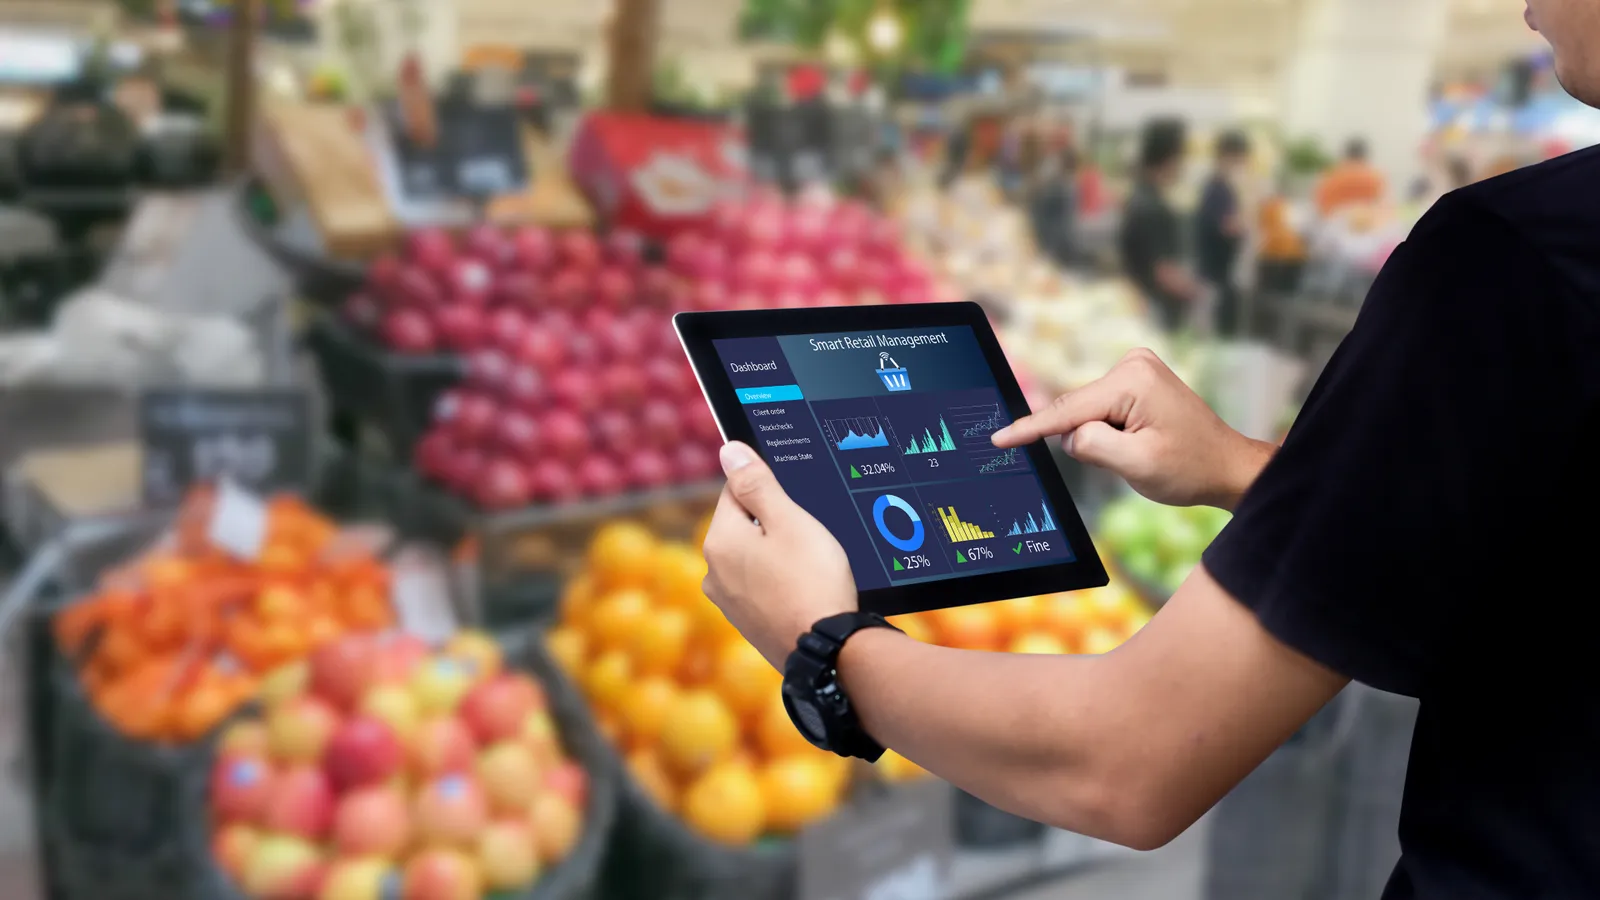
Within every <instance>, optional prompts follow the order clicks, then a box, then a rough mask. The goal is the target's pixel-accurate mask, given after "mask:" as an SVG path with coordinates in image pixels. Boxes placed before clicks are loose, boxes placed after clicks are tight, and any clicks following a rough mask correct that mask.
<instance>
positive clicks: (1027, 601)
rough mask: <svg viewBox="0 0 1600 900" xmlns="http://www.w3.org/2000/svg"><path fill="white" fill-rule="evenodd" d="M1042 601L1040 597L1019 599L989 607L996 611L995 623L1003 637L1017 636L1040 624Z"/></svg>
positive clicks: (1003, 601) (991, 604)
mask: <svg viewBox="0 0 1600 900" xmlns="http://www.w3.org/2000/svg"><path fill="white" fill-rule="evenodd" d="M1041 600H1042V598H1040V597H1017V598H1015V599H1012V600H1001V601H999V602H998V603H990V604H987V606H988V608H989V609H991V610H993V611H994V616H995V622H996V624H997V626H998V627H999V629H1000V633H1001V634H1002V635H1017V634H1021V633H1023V632H1025V631H1031V630H1033V628H1034V626H1035V625H1036V624H1038V621H1039V616H1040V609H1041V607H1042V602H1041Z"/></svg>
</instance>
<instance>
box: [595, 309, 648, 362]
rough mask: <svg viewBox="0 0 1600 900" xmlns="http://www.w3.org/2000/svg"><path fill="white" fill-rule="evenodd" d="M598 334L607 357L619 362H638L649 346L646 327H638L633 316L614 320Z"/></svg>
mask: <svg viewBox="0 0 1600 900" xmlns="http://www.w3.org/2000/svg"><path fill="white" fill-rule="evenodd" d="M596 334H597V335H598V337H599V338H600V344H601V346H602V347H603V348H604V349H605V352H606V358H607V359H611V360H616V361H618V362H624V361H626V362H633V363H636V362H638V361H639V359H640V358H641V357H643V356H644V352H645V349H646V347H648V346H649V341H648V340H647V333H646V331H645V329H643V328H640V327H638V325H637V324H636V322H635V320H633V319H632V317H629V318H625V319H618V320H616V321H613V322H611V323H610V324H609V325H607V326H606V328H605V330H604V331H597V332H596Z"/></svg>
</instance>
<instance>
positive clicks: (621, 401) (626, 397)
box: [600, 354, 646, 412]
mask: <svg viewBox="0 0 1600 900" xmlns="http://www.w3.org/2000/svg"><path fill="white" fill-rule="evenodd" d="M637 357H638V354H632V355H629V356H623V357H619V359H635V358H637ZM645 389H646V388H645V374H644V371H643V370H642V369H640V368H639V367H638V366H636V365H634V364H632V363H624V362H620V361H619V362H614V363H612V364H610V365H608V366H606V367H605V368H604V369H602V370H601V372H600V394H601V397H602V398H603V400H602V403H603V405H604V406H607V407H609V408H611V409H620V410H622V411H624V412H632V411H634V410H636V409H638V408H639V404H641V403H643V402H644V398H645Z"/></svg>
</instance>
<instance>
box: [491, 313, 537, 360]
mask: <svg viewBox="0 0 1600 900" xmlns="http://www.w3.org/2000/svg"><path fill="white" fill-rule="evenodd" d="M527 333H528V319H527V317H526V316H524V315H523V314H522V313H521V312H520V311H518V310H516V309H513V308H512V307H509V306H502V307H500V308H499V309H497V310H495V311H494V312H493V313H491V314H490V315H489V340H490V341H491V342H493V343H494V345H495V347H496V348H497V349H499V350H500V351H501V352H502V353H510V352H511V351H512V350H513V349H514V348H515V347H516V346H517V345H518V344H520V343H522V336H523V335H525V334H527Z"/></svg>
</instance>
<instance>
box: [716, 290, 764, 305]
mask: <svg viewBox="0 0 1600 900" xmlns="http://www.w3.org/2000/svg"><path fill="white" fill-rule="evenodd" d="M766 307H767V299H766V296H765V294H763V293H762V292H761V291H753V290H750V289H748V288H741V289H740V290H739V291H738V293H736V294H734V295H733V297H732V298H730V299H729V301H728V306H727V307H726V308H727V309H765V308H766Z"/></svg>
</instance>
